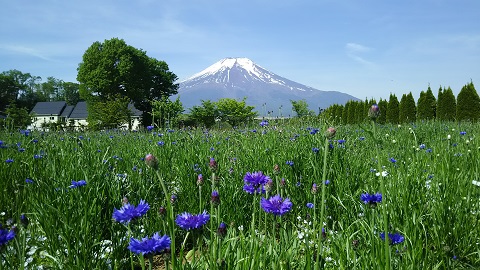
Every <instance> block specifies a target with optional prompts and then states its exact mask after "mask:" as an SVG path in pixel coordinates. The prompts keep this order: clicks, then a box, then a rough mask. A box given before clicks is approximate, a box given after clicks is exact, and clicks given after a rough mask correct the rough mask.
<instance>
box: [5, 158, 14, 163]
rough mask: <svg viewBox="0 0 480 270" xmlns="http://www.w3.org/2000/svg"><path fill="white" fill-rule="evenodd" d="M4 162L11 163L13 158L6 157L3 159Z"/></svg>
mask: <svg viewBox="0 0 480 270" xmlns="http://www.w3.org/2000/svg"><path fill="white" fill-rule="evenodd" d="M5 162H6V163H12V162H13V159H11V158H8V159H7V160H5Z"/></svg>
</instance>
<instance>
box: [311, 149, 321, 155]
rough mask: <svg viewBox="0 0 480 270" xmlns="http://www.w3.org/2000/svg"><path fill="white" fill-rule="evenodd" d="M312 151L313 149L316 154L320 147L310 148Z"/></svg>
mask: <svg viewBox="0 0 480 270" xmlns="http://www.w3.org/2000/svg"><path fill="white" fill-rule="evenodd" d="M312 151H313V152H314V153H315V154H317V153H318V151H320V149H318V148H317V147H313V148H312Z"/></svg>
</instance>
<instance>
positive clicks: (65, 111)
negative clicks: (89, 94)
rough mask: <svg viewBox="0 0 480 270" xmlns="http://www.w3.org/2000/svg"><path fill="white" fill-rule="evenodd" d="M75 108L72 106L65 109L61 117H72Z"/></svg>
mask: <svg viewBox="0 0 480 270" xmlns="http://www.w3.org/2000/svg"><path fill="white" fill-rule="evenodd" d="M74 107H75V106H70V105H69V106H67V107H65V110H63V112H62V115H61V116H62V117H65V118H68V117H69V116H70V114H71V113H72V111H73V108H74Z"/></svg>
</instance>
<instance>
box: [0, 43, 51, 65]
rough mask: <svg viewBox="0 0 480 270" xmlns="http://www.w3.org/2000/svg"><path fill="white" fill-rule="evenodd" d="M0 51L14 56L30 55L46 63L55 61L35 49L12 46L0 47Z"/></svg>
mask: <svg viewBox="0 0 480 270" xmlns="http://www.w3.org/2000/svg"><path fill="white" fill-rule="evenodd" d="M0 49H3V50H6V51H10V52H12V53H16V54H23V55H30V56H34V57H37V58H40V59H43V60H46V61H50V62H54V61H55V60H54V59H52V58H50V57H48V56H46V55H44V54H42V53H41V52H39V51H38V50H36V49H33V48H29V47H25V46H13V45H0Z"/></svg>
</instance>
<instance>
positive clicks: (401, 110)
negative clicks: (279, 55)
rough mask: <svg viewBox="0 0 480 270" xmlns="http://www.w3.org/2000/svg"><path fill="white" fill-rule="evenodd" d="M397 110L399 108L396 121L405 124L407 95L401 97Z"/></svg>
mask: <svg viewBox="0 0 480 270" xmlns="http://www.w3.org/2000/svg"><path fill="white" fill-rule="evenodd" d="M398 108H399V114H398V121H399V122H400V123H406V122H407V94H403V95H402V98H401V99H400V104H399V106H398Z"/></svg>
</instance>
